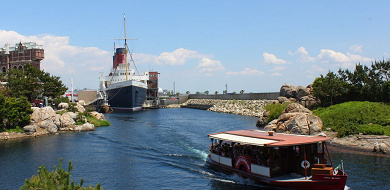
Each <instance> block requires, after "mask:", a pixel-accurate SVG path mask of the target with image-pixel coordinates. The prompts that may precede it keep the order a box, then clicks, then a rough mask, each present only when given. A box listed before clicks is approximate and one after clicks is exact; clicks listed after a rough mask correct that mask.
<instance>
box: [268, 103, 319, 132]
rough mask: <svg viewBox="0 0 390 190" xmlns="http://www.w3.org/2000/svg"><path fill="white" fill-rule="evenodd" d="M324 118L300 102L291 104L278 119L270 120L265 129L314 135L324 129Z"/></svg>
mask: <svg viewBox="0 0 390 190" xmlns="http://www.w3.org/2000/svg"><path fill="white" fill-rule="evenodd" d="M322 126H323V123H322V120H321V119H320V118H319V117H317V116H315V115H313V114H312V112H311V111H310V110H309V109H307V108H305V107H303V106H302V105H300V104H298V103H292V104H289V105H288V106H287V107H286V109H285V110H284V113H282V114H281V115H280V116H279V118H278V119H276V120H274V121H272V122H270V123H269V124H268V125H267V126H266V127H264V130H267V131H269V130H273V131H276V132H278V133H294V134H301V135H314V134H318V133H320V132H321V131H322Z"/></svg>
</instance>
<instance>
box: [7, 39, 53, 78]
mask: <svg viewBox="0 0 390 190" xmlns="http://www.w3.org/2000/svg"><path fill="white" fill-rule="evenodd" d="M44 57H45V52H44V49H43V48H42V45H38V44H36V43H34V42H27V43H22V42H20V43H19V44H15V46H14V47H11V46H10V44H5V45H4V47H3V48H0V73H5V72H7V71H8V70H9V69H11V68H18V69H23V67H24V66H25V65H27V64H30V65H32V66H33V67H36V68H38V69H41V68H40V67H41V61H42V60H43V59H44Z"/></svg>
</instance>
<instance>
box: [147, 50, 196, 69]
mask: <svg viewBox="0 0 390 190" xmlns="http://www.w3.org/2000/svg"><path fill="white" fill-rule="evenodd" d="M199 57H200V54H198V53H197V52H196V51H194V50H188V49H184V48H179V49H176V50H175V51H173V52H163V53H161V54H160V55H159V56H157V57H155V63H156V64H158V65H183V64H184V63H185V62H186V61H187V59H191V58H199Z"/></svg>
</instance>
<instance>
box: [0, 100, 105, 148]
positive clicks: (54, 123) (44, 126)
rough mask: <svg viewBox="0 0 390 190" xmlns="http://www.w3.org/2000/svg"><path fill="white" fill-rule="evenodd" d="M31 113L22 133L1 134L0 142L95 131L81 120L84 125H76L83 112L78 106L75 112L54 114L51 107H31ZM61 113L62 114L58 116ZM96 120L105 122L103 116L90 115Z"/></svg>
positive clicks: (86, 122)
mask: <svg viewBox="0 0 390 190" xmlns="http://www.w3.org/2000/svg"><path fill="white" fill-rule="evenodd" d="M32 109H33V113H32V114H31V117H30V124H29V125H27V126H24V127H23V131H24V132H2V133H0V140H12V139H20V138H33V137H39V136H46V135H53V134H57V133H59V132H69V131H72V132H81V131H93V130H95V126H94V124H91V123H89V122H88V121H87V120H86V118H83V119H84V121H85V123H84V124H82V125H76V121H75V120H76V119H78V117H80V116H79V115H78V113H83V112H85V109H84V107H83V106H81V105H80V104H77V105H76V109H77V111H76V112H66V111H65V110H58V111H57V112H55V111H54V110H53V108H52V107H49V106H48V107H43V108H38V107H33V108H32ZM59 113H62V114H59ZM90 114H91V115H92V116H93V117H95V118H96V119H98V120H102V121H103V120H105V118H104V115H103V114H101V113H98V112H91V113H90Z"/></svg>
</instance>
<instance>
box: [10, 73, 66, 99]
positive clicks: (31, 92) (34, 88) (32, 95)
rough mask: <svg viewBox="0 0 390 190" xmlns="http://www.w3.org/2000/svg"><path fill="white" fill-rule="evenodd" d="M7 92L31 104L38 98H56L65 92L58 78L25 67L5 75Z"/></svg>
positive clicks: (64, 87)
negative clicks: (26, 99)
mask: <svg viewBox="0 0 390 190" xmlns="http://www.w3.org/2000/svg"><path fill="white" fill-rule="evenodd" d="M6 81H7V82H8V83H7V92H8V94H9V95H10V96H12V97H16V98H18V97H21V96H25V97H27V98H28V100H29V101H30V102H31V101H32V100H34V99H37V98H38V96H47V97H51V98H57V97H59V96H60V95H62V94H64V93H65V92H66V90H67V88H66V86H65V85H64V84H63V83H62V81H61V80H60V77H56V76H51V75H50V73H46V72H44V71H41V70H39V69H38V68H36V67H32V66H31V65H26V66H25V67H24V70H20V69H11V70H10V71H8V72H7V74H6Z"/></svg>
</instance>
